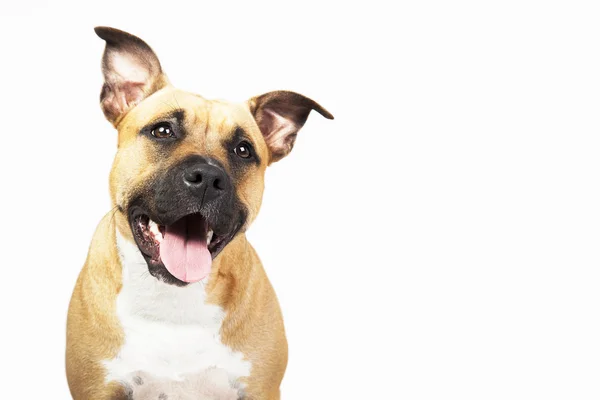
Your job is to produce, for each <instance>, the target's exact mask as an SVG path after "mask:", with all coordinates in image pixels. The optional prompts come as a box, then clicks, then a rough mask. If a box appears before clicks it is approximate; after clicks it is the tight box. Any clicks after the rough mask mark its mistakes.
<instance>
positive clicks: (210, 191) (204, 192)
mask: <svg viewBox="0 0 600 400" xmlns="http://www.w3.org/2000/svg"><path fill="white" fill-rule="evenodd" d="M183 181H184V183H185V184H186V185H187V186H188V187H189V188H190V190H191V191H192V192H194V194H196V195H199V196H203V198H204V202H205V203H206V202H209V201H211V200H214V199H216V198H217V197H219V196H221V195H222V194H224V193H225V191H226V190H227V186H228V185H227V174H226V173H225V171H224V170H223V169H222V168H220V167H218V166H215V165H210V164H206V163H200V164H194V165H191V166H189V167H187V168H186V169H185V170H184V173H183Z"/></svg>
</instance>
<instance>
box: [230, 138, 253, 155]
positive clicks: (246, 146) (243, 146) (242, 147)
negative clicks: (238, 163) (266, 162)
mask: <svg viewBox="0 0 600 400" xmlns="http://www.w3.org/2000/svg"><path fill="white" fill-rule="evenodd" d="M250 149H251V146H250V143H248V142H246V141H243V142H241V143H240V144H238V145H237V146H236V147H235V149H233V151H234V152H235V154H237V155H238V157H242V158H250V157H251V156H252V151H251V150H250Z"/></svg>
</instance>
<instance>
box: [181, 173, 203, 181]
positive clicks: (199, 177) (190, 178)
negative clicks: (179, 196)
mask: <svg viewBox="0 0 600 400" xmlns="http://www.w3.org/2000/svg"><path fill="white" fill-rule="evenodd" d="M185 180H186V181H188V182H189V183H202V174H201V173H200V172H192V173H189V174H187V176H186V177H185Z"/></svg>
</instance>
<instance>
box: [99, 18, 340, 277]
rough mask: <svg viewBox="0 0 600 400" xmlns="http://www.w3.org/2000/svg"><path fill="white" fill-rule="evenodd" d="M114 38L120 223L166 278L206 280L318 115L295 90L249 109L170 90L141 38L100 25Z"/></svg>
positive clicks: (114, 188)
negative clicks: (270, 175)
mask: <svg viewBox="0 0 600 400" xmlns="http://www.w3.org/2000/svg"><path fill="white" fill-rule="evenodd" d="M96 33H97V34H98V36H100V37H101V38H102V39H104V40H105V41H106V49H105V52H104V58H103V72H104V78H105V83H104V86H103V88H102V93H101V107H102V109H103V111H104V114H105V115H106V117H107V119H108V120H109V121H110V122H112V123H113V125H114V126H115V127H116V128H117V129H118V132H119V141H118V143H119V146H118V152H117V155H116V157H115V161H114V164H113V168H112V170H111V176H110V192H111V198H112V201H113V205H114V206H115V210H116V211H115V212H116V214H115V215H116V216H115V218H116V220H117V226H118V229H119V231H120V232H121V234H123V235H124V236H125V238H126V239H128V240H131V241H134V242H135V243H136V245H137V246H138V248H139V249H140V251H141V253H142V254H143V256H144V258H145V259H146V262H147V264H148V269H149V272H150V273H151V274H152V275H153V276H155V277H156V278H158V279H161V280H163V281H165V282H167V283H171V284H175V285H180V286H181V285H185V284H186V283H187V282H195V281H198V280H201V279H203V278H204V277H205V276H207V275H208V273H209V272H210V268H211V265H212V259H214V258H215V257H216V256H217V255H218V254H219V253H220V252H221V251H222V250H223V249H224V248H225V247H226V246H227V245H228V243H229V242H230V241H231V240H232V239H233V238H234V237H235V235H236V234H238V233H239V232H242V231H244V230H245V229H246V228H247V227H248V226H249V224H250V223H251V222H252V221H253V220H254V218H255V217H256V215H257V213H258V210H259V208H260V204H261V200H262V193H263V187H264V183H263V182H264V173H265V169H266V167H267V166H268V165H269V164H270V163H272V162H275V161H278V160H279V159H281V158H283V157H284V156H286V155H287V154H288V153H289V152H290V150H291V149H292V147H293V145H294V141H295V138H296V135H297V132H298V130H299V129H300V128H301V127H302V126H303V125H304V122H305V121H306V119H307V118H308V115H309V113H310V111H311V110H316V111H317V112H319V113H320V114H322V115H323V116H325V117H327V118H333V117H332V116H331V114H329V113H328V112H327V111H326V110H325V109H324V108H322V107H321V106H319V105H318V104H317V103H315V102H314V101H312V100H310V99H308V98H306V97H304V96H302V95H299V94H297V93H293V92H283V91H280V92H271V93H267V94H264V95H262V96H258V97H254V98H252V99H250V100H249V101H248V102H246V103H242V104H235V103H229V102H225V101H214V100H207V99H204V98H203V97H201V96H199V95H196V94H191V93H188V92H184V91H181V90H178V89H175V88H174V87H173V86H171V85H170V84H169V81H168V79H167V77H166V75H165V74H164V73H163V71H162V68H161V66H160V62H159V61H158V58H157V57H156V55H155V54H154V52H153V51H152V50H151V48H150V47H149V46H148V45H147V44H146V43H144V42H143V41H142V40H141V39H139V38H137V37H135V36H132V35H130V34H128V33H125V32H122V31H118V30H115V29H112V28H96Z"/></svg>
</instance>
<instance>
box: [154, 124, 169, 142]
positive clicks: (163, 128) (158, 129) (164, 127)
mask: <svg viewBox="0 0 600 400" xmlns="http://www.w3.org/2000/svg"><path fill="white" fill-rule="evenodd" d="M152 136H154V137H155V138H159V139H167V138H174V137H175V134H174V133H173V129H171V125H169V124H158V125H156V126H155V127H154V128H152Z"/></svg>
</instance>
